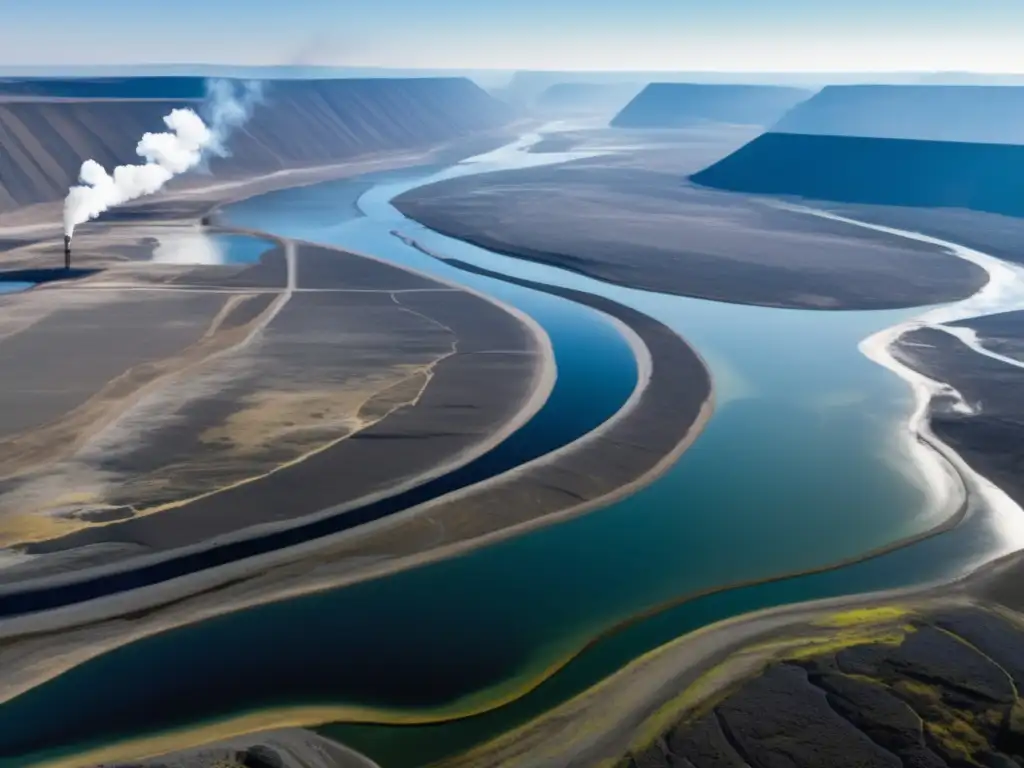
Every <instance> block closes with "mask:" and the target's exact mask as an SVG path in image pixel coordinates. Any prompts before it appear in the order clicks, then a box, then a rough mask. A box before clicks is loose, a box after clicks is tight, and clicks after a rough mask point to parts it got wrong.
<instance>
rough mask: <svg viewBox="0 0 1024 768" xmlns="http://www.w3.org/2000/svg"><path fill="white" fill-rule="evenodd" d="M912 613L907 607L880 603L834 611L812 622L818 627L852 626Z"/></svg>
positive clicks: (890, 619)
mask: <svg viewBox="0 0 1024 768" xmlns="http://www.w3.org/2000/svg"><path fill="white" fill-rule="evenodd" d="M910 615H912V612H911V610H910V609H909V608H904V607H902V606H899V605H882V606H878V607H876V608H855V609H853V610H849V611H843V612H842V613H834V614H832V615H831V616H828V617H827V618H825V619H822V620H820V621H816V622H814V625H815V626H818V627H836V628H842V627H852V626H863V625H864V624H878V623H881V622H891V621H896V620H898V619H903V618H906V617H908V616H910Z"/></svg>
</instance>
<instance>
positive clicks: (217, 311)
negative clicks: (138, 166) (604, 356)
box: [0, 227, 554, 583]
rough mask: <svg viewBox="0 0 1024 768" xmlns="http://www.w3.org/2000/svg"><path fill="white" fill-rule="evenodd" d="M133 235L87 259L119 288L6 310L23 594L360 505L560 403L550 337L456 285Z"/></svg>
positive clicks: (7, 435)
mask: <svg viewBox="0 0 1024 768" xmlns="http://www.w3.org/2000/svg"><path fill="white" fill-rule="evenodd" d="M112 229H113V230H114V231H115V232H116V233H118V234H119V236H118V237H113V236H111V235H110V234H108V235H106V236H105V239H104V238H102V237H95V236H93V237H92V238H82V239H81V241H80V242H78V243H77V244H78V245H79V251H78V252H77V253H78V255H76V258H80V259H81V262H82V263H83V264H88V265H92V266H93V267H95V268H97V269H100V267H102V269H100V271H97V272H96V273H94V274H92V275H90V276H88V277H86V278H83V279H81V280H77V281H68V282H60V283H52V284H50V285H48V286H46V287H45V288H38V289H36V290H31V291H27V292H24V293H21V294H16V295H7V296H5V297H4V298H3V299H2V306H0V358H2V359H3V366H4V369H5V370H8V371H11V372H12V373H11V375H8V376H5V378H4V387H3V392H2V393H0V401H2V402H3V406H4V407H3V409H2V411H3V414H4V416H3V419H2V421H0V475H2V478H0V488H2V491H3V495H2V514H0V532H2V533H0V539H2V542H3V544H4V545H5V546H6V547H7V548H9V549H10V548H13V549H14V550H15V551H16V552H18V553H21V554H22V555H29V556H31V557H30V558H29V559H28V560H26V561H25V562H21V563H19V564H17V565H15V566H13V567H11V568H8V569H6V570H3V571H0V579H2V580H4V581H7V582H21V583H23V582H24V580H25V579H28V578H32V577H35V576H42V575H45V574H46V573H48V572H53V571H65V570H71V569H73V568H75V564H76V562H79V563H80V564H83V565H84V564H89V563H91V561H92V560H93V559H94V558H95V557H96V556H97V554H98V553H102V558H103V560H104V562H105V563H107V564H109V563H110V562H111V561H113V560H117V559H124V558H132V557H135V556H139V555H147V554H154V553H158V552H161V551H166V550H171V549H175V548H177V547H183V546H189V545H194V544H201V543H204V542H208V541H210V540H212V539H216V538H218V537H223V536H227V535H233V534H239V533H240V532H242V531H245V530H247V529H250V528H252V527H253V526H261V525H264V526H265V525H273V524H287V523H288V522H289V521H294V520H298V519H301V518H303V517H305V516H308V515H311V514H314V513H317V512H320V511H322V510H324V509H327V508H337V507H338V506H339V505H346V504H347V505H358V504H359V503H361V501H363V500H366V499H369V498H371V497H375V496H379V495H380V494H382V493H388V492H391V491H393V490H395V489H397V488H400V487H403V486H405V485H408V484H410V483H415V482H420V481H422V480H424V479H426V478H429V477H434V476H437V475H438V474H441V473H442V472H444V471H446V470H447V469H448V468H451V467H452V466H455V465H458V464H461V463H464V462H466V461H468V460H469V459H471V458H472V457H473V456H476V455H478V454H480V453H482V452H483V451H485V450H487V449H488V448H489V447H491V446H493V445H494V444H496V443H497V442H499V441H500V440H501V439H502V438H503V437H504V436H505V435H507V434H508V433H509V432H510V431H512V430H513V429H515V428H516V427H517V426H518V425H520V424H522V423H524V422H525V421H526V419H528V418H529V417H530V416H531V415H532V413H534V412H535V411H536V410H537V409H538V408H539V407H540V405H541V404H542V403H543V401H544V399H545V398H546V396H547V392H549V391H550V389H551V386H552V382H553V375H554V373H553V358H552V356H551V352H550V348H549V345H548V342H547V340H546V335H545V334H544V333H543V331H541V330H540V329H539V327H538V326H536V324H534V323H533V322H532V321H528V320H526V319H525V318H524V317H523V316H521V315H520V314H518V313H513V312H511V311H506V310H505V309H503V308H502V307H501V306H499V305H497V304H495V303H493V302H491V301H488V300H487V299H485V298H483V297H481V296H479V295H476V294H472V293H469V292H467V291H462V290H460V289H458V288H456V287H453V286H452V285H449V284H446V283H441V282H438V281H436V280H433V279H431V278H427V277H424V276H422V275H419V274H415V273H413V272H410V271H408V270H405V269H400V268H397V267H392V266H390V265H386V264H384V263H382V262H379V261H375V260H372V259H369V258H365V257H361V256H356V255H353V254H348V253H344V252H340V251H335V250H331V249H325V248H320V247H317V246H312V245H301V244H300V245H296V244H294V243H290V242H284V241H271V240H265V241H264V242H265V252H264V253H263V254H262V256H261V257H260V259H259V261H257V262H255V263H253V264H224V265H203V266H195V265H177V264H152V263H145V264H144V263H142V262H140V261H138V260H135V259H133V258H131V257H130V256H126V255H125V254H126V253H130V252H132V248H134V249H136V255H138V253H137V252H138V251H145V249H146V247H147V245H146V242H147V238H146V236H145V235H146V233H147V232H149V233H151V232H152V231H153V230H152V229H149V230H146V229H143V230H142V232H136V233H135V235H134V237H135V240H133V235H132V234H131V231H132V230H131V228H119V227H113V228H112ZM76 241H78V238H76ZM133 242H134V245H131V243H133ZM148 247H149V248H150V250H152V245H151V244H150V245H149V246H148ZM52 248H53V246H51V245H48V244H44V245H38V246H30V247H29V248H28V249H23V251H22V252H20V253H18V254H15V256H16V257H18V258H21V259H22V263H31V262H32V261H33V260H34V259H39V260H43V259H46V260H48V259H49V258H50V257H49V253H48V251H49V250H52ZM105 248H110V249H111V251H112V253H107V254H106V255H104V249H105ZM428 438H429V439H428Z"/></svg>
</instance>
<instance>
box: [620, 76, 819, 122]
mask: <svg viewBox="0 0 1024 768" xmlns="http://www.w3.org/2000/svg"><path fill="white" fill-rule="evenodd" d="M811 94H812V91H809V90H805V89H803V88H788V87H784V86H773V85H717V84H705V83H652V84H650V85H648V86H647V87H646V88H644V90H642V91H641V92H640V93H639V94H638V95H637V96H636V98H634V99H633V100H632V101H631V102H630V103H629V104H627V105H626V106H625V107H623V109H622V111H621V112H619V114H617V115H616V116H615V117H614V118H613V119H612V122H611V124H612V125H613V126H615V127H617V128H676V127H681V126H688V125H694V124H699V123H736V124H741V125H765V126H767V125H771V124H772V123H774V122H775V121H776V120H778V119H779V118H780V117H782V115H783V114H785V113H786V112H787V111H788V110H789V109H791V108H793V107H794V106H795V105H797V104H799V103H800V102H801V101H804V100H805V99H807V98H809V97H810V96H811Z"/></svg>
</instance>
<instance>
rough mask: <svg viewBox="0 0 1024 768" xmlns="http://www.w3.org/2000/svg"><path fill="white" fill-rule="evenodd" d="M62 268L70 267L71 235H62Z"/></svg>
mask: <svg viewBox="0 0 1024 768" xmlns="http://www.w3.org/2000/svg"><path fill="white" fill-rule="evenodd" d="M64 269H71V235H64Z"/></svg>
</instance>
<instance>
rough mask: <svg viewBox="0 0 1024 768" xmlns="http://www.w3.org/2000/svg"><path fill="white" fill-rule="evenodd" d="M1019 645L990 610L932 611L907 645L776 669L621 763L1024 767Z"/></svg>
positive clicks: (752, 767)
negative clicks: (1016, 679)
mask: <svg viewBox="0 0 1024 768" xmlns="http://www.w3.org/2000/svg"><path fill="white" fill-rule="evenodd" d="M983 648H984V650H982V649H983ZM1022 649H1024V632H1022V631H1021V630H1020V629H1019V628H1018V627H1016V626H1014V625H1013V624H1010V623H1009V622H1008V621H1006V620H1004V619H1003V618H1001V617H999V616H997V615H996V614H994V613H990V612H989V611H987V610H983V609H975V608H964V609H957V610H949V611H943V612H939V613H935V614H930V615H927V616H925V617H923V618H922V619H920V620H918V621H915V622H914V625H913V626H912V628H911V630H910V631H908V634H907V635H906V637H905V638H904V639H903V641H902V642H899V643H890V642H879V643H868V644H862V645H854V646H851V647H847V648H844V649H841V650H839V651H837V652H831V653H823V654H821V655H819V656H812V657H808V658H800V659H796V660H792V661H781V662H777V663H774V664H772V665H770V666H769V667H768V668H767V669H766V670H765V671H764V672H763V673H762V674H761V675H760V676H758V677H757V678H755V679H753V680H751V681H749V682H747V683H745V684H743V685H742V686H741V687H740V688H739V689H738V690H736V691H735V692H733V693H732V694H731V695H729V696H728V697H726V698H725V699H724V700H723V701H721V702H720V703H719V704H717V705H716V706H715V707H714V708H713V709H712V710H711V711H710V712H704V713H701V714H700V715H698V716H696V717H695V718H694V719H692V720H684V721H683V722H681V723H678V724H677V725H675V726H674V727H673V728H671V729H670V730H669V731H668V732H667V733H665V734H663V735H662V736H661V737H660V738H658V739H656V740H655V743H654V744H652V745H650V746H649V747H647V748H646V749H644V750H642V751H639V752H637V753H636V754H632V755H629V756H627V757H626V758H624V760H623V762H622V765H623V766H628V768H691V767H692V768H819V767H820V768H826V767H827V768H844V767H846V766H849V767H850V768H853V767H854V766H856V767H857V768H865V767H866V766H876V765H877V766H893V767H894V768H897V767H899V766H906V768H948V767H950V766H957V767H959V766H964V767H966V766H993V767H994V766H1005V768H1013V766H1019V765H1022V764H1024V702H1022V700H1020V699H1018V698H1017V689H1016V687H1015V685H1014V682H1013V678H1014V675H1015V674H1018V673H1020V671H1021V667H1020V664H1021V657H1022V654H1024V651H1022Z"/></svg>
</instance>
